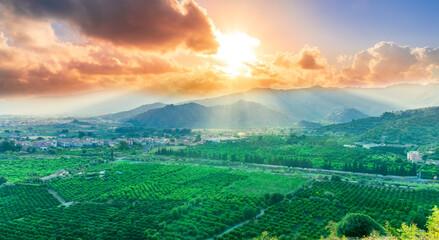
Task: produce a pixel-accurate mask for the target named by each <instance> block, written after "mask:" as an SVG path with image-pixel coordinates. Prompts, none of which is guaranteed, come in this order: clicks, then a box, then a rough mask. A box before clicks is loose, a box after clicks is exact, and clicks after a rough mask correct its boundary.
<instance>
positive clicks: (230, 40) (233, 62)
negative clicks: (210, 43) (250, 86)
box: [215, 32, 260, 76]
mask: <svg viewBox="0 0 439 240" xmlns="http://www.w3.org/2000/svg"><path fill="white" fill-rule="evenodd" d="M217 40H218V42H219V43H220V47H219V49H218V53H217V54H216V55H215V57H216V58H217V59H219V60H220V61H223V62H224V63H225V64H226V65H227V66H226V67H224V68H223V70H224V71H225V72H227V73H229V74H230V75H232V76H237V75H240V74H243V71H245V70H244V69H245V63H247V62H252V61H255V60H256V55H255V53H254V48H255V47H257V46H259V43H260V41H259V40H258V39H256V38H253V37H250V36H249V35H247V34H245V33H234V34H222V33H220V32H218V33H217Z"/></svg>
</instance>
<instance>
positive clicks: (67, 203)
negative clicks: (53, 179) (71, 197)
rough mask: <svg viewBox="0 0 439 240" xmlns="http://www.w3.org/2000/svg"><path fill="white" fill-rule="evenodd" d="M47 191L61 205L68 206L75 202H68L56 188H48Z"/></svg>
mask: <svg viewBox="0 0 439 240" xmlns="http://www.w3.org/2000/svg"><path fill="white" fill-rule="evenodd" d="M47 191H48V192H49V193H50V194H52V195H53V196H54V197H55V198H56V199H57V200H58V201H59V202H60V203H61V204H60V206H65V207H68V206H70V205H72V204H73V202H66V201H65V200H64V199H63V198H62V197H61V196H60V195H59V194H58V193H57V192H55V190H53V189H47Z"/></svg>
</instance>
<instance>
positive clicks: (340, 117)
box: [324, 108, 369, 123]
mask: <svg viewBox="0 0 439 240" xmlns="http://www.w3.org/2000/svg"><path fill="white" fill-rule="evenodd" d="M367 117H369V116H368V115H366V114H364V113H362V112H360V111H358V110H357V109H355V108H343V109H338V110H335V111H333V112H331V113H329V114H328V115H326V116H325V118H324V119H325V120H326V121H329V122H337V123H344V122H350V121H352V120H357V119H361V118H367Z"/></svg>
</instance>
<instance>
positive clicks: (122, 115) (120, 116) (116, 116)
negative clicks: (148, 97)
mask: <svg viewBox="0 0 439 240" xmlns="http://www.w3.org/2000/svg"><path fill="white" fill-rule="evenodd" d="M164 106H166V104H164V103H159V102H157V103H152V104H145V105H142V106H140V107H137V108H134V109H132V110H128V111H123V112H118V113H113V114H106V115H102V116H99V117H100V118H102V119H106V120H120V121H126V120H128V119H130V118H133V117H135V116H137V115H139V114H141V113H144V112H147V111H149V110H151V109H156V108H162V107H164Z"/></svg>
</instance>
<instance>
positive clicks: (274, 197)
mask: <svg viewBox="0 0 439 240" xmlns="http://www.w3.org/2000/svg"><path fill="white" fill-rule="evenodd" d="M270 200H271V203H272V204H275V203H278V202H280V201H282V200H284V195H282V194H280V193H273V194H271V196H270Z"/></svg>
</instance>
